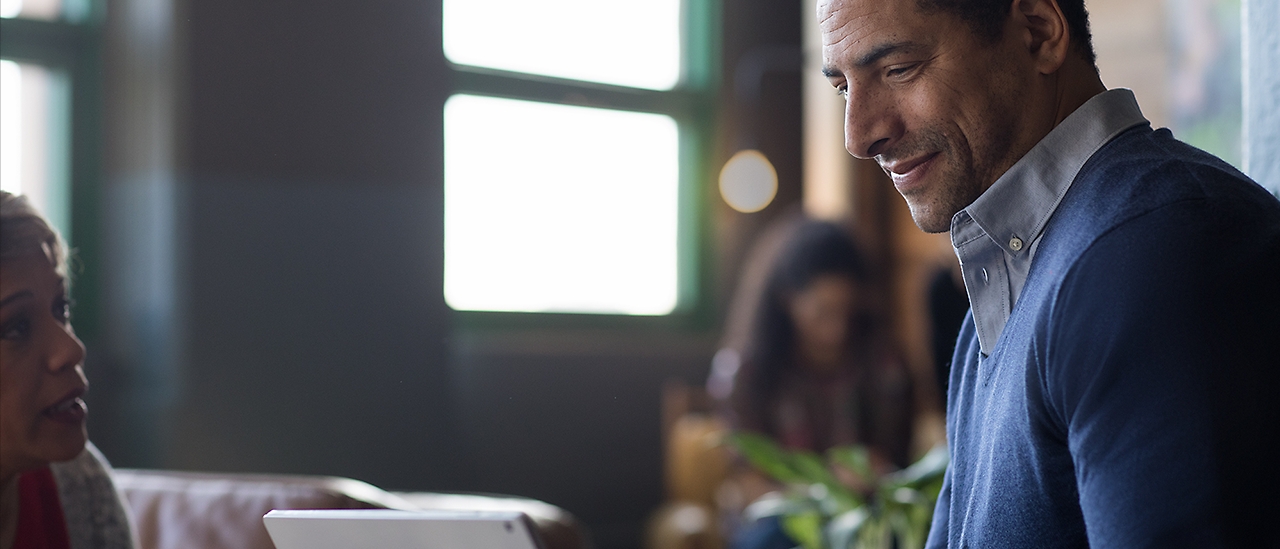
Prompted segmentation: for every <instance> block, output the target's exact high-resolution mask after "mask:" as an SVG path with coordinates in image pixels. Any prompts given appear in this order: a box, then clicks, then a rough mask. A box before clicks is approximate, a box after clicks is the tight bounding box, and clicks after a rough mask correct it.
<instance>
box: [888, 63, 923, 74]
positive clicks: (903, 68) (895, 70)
mask: <svg viewBox="0 0 1280 549" xmlns="http://www.w3.org/2000/svg"><path fill="white" fill-rule="evenodd" d="M914 68H916V64H915V63H912V64H910V65H899V66H896V67H892V68H890V69H889V70H888V71H885V76H888V77H889V78H897V77H899V76H903V75H905V74H907V72H909V71H910V70H911V69H914Z"/></svg>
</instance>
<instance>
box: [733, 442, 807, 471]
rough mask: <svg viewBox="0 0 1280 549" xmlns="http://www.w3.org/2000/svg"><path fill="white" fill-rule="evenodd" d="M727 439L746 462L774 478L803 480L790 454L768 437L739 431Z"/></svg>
mask: <svg viewBox="0 0 1280 549" xmlns="http://www.w3.org/2000/svg"><path fill="white" fill-rule="evenodd" d="M728 441H729V443H730V444H732V445H733V446H734V447H735V448H737V449H738V451H739V452H741V453H742V455H743V457H745V458H747V462H749V463H751V465H753V466H755V467H756V468H757V469H759V470H761V471H763V472H764V473H765V474H767V475H769V476H771V477H773V478H774V479H776V480H778V481H780V482H785V483H796V482H805V477H804V475H803V474H801V473H800V472H799V471H797V470H796V468H795V466H794V465H793V464H792V459H791V456H790V454H789V453H788V452H787V451H786V450H783V449H782V447H781V446H778V444H777V443H776V442H774V441H773V440H771V439H769V437H766V436H764V435H761V434H759V433H750V432H745V431H740V432H736V433H733V434H731V435H729V436H728Z"/></svg>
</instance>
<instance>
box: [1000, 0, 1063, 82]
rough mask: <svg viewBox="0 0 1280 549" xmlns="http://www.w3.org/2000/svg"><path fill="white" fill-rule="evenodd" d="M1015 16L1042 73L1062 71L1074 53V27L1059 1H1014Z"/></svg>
mask: <svg viewBox="0 0 1280 549" xmlns="http://www.w3.org/2000/svg"><path fill="white" fill-rule="evenodd" d="M1012 16H1013V21H1014V24H1015V25H1017V27H1018V28H1019V30H1020V31H1021V34H1022V36H1023V45H1024V46H1025V47H1026V48H1027V53H1029V54H1030V55H1031V58H1032V63H1033V64H1034V65H1035V67H1036V70H1037V71H1039V72H1040V74H1053V73H1055V72H1058V69H1059V68H1061V67H1062V64H1063V63H1064V62H1065V61H1066V59H1067V54H1068V53H1070V50H1071V46H1072V44H1071V27H1070V26H1069V25H1068V24H1067V18H1066V16H1064V15H1062V8H1061V7H1060V6H1058V0H1013V10H1012Z"/></svg>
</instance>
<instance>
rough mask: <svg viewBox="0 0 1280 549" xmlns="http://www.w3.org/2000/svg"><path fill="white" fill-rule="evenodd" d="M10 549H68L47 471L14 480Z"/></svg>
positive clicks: (59, 505) (58, 503) (64, 523)
mask: <svg viewBox="0 0 1280 549" xmlns="http://www.w3.org/2000/svg"><path fill="white" fill-rule="evenodd" d="M13 549H71V539H70V537H69V536H68V535H67V520H66V518H64V517H63V516H62V502H61V501H59V499H58V483H57V481H55V480H54V478H53V471H50V470H49V468H48V467H41V468H39V469H36V470H34V471H28V472H26V473H23V474H22V476H20V477H18V531H17V535H16V536H15V537H14V540H13Z"/></svg>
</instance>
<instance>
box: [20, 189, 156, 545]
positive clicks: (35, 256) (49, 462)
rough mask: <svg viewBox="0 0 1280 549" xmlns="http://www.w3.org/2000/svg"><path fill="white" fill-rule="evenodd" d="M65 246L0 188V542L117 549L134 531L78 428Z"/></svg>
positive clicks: (80, 353)
mask: <svg viewBox="0 0 1280 549" xmlns="http://www.w3.org/2000/svg"><path fill="white" fill-rule="evenodd" d="M67 288H68V281H67V272H66V248H65V246H64V245H63V244H62V240H61V238H59V236H58V234H57V232H55V231H54V230H53V229H52V227H50V226H49V223H48V222H47V221H45V219H44V218H42V217H41V216H40V214H39V213H37V212H36V211H35V209H34V208H32V207H31V205H30V204H29V203H28V202H27V200H26V198H25V197H19V196H14V195H12V194H10V193H8V192H3V191H0V549H9V548H11V547H12V548H20V549H28V548H30V549H45V548H48V549H82V548H95V549H97V548H102V549H126V548H132V547H133V536H132V534H131V529H130V527H129V522H128V518H127V516H126V514H125V511H124V506H123V504H122V502H121V501H120V498H119V495H118V494H117V493H116V491H115V487H114V486H113V485H112V483H111V477H110V471H109V469H108V468H107V465H106V461H105V460H104V459H102V456H101V454H99V453H98V452H97V449H95V448H94V447H93V446H92V445H91V444H88V435H87V431H86V429H85V416H86V413H87V409H86V407H85V404H84V400H82V398H81V397H82V396H83V395H84V393H85V390H87V389H88V380H87V379H85V376H84V369H83V361H84V355H85V349H84V345H83V344H82V343H81V342H80V340H79V339H78V338H77V337H76V335H75V331H74V330H73V329H72V328H71V322H70V320H71V319H70V309H71V303H70V299H69V298H68V296H67Z"/></svg>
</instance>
